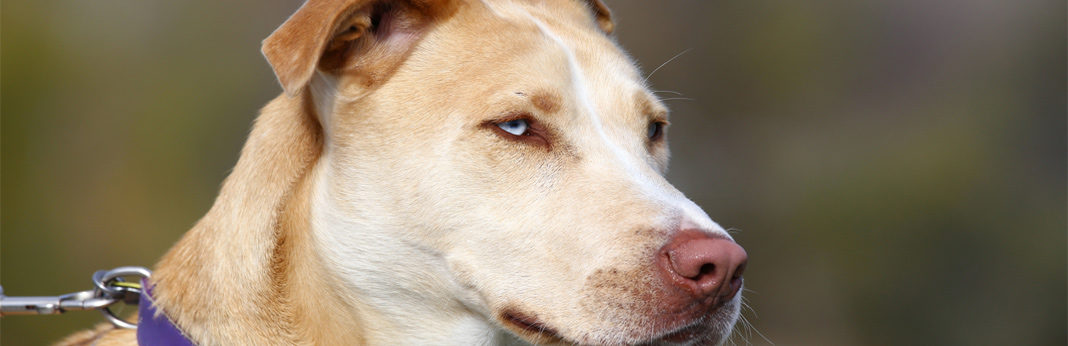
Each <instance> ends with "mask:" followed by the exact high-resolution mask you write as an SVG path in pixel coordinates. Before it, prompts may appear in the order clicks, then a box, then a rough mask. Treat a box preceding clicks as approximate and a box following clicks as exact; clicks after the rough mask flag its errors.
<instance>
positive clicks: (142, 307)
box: [137, 280, 194, 346]
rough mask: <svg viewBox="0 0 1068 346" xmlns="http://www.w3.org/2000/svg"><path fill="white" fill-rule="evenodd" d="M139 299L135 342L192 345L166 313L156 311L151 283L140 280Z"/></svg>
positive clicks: (177, 345) (176, 345) (139, 343)
mask: <svg viewBox="0 0 1068 346" xmlns="http://www.w3.org/2000/svg"><path fill="white" fill-rule="evenodd" d="M141 287H144V289H142V290H141V300H140V302H139V303H138V304H137V344H138V345H142V346H144V345H159V346H193V345H194V343H193V341H192V340H190V339H189V337H186V336H185V334H183V333H182V331H181V330H179V329H178V326H176V325H175V324H174V322H172V321H171V319H170V318H168V317H167V315H166V314H163V313H157V312H159V310H158V309H156V304H155V300H154V299H152V285H149V284H148V282H147V281H146V280H141Z"/></svg>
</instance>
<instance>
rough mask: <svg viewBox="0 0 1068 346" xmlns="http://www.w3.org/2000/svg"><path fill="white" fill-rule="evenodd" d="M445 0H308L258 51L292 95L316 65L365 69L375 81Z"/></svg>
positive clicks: (398, 58) (336, 69) (409, 45)
mask: <svg viewBox="0 0 1068 346" xmlns="http://www.w3.org/2000/svg"><path fill="white" fill-rule="evenodd" d="M448 2H449V1H447V0H393V1H389V0H308V1H307V2H305V3H304V5H303V6H301V7H300V9H298V10H297V12H296V13H294V14H293V15H292V16H290V17H289V19H288V20H286V22H285V23H283V24H282V26H280V27H279V28H278V29H276V30H275V31H274V33H272V34H271V36H268V37H267V39H265V40H263V48H262V51H263V55H264V56H265V57H267V61H268V62H269V63H270V64H271V67H272V68H274V73H275V75H276V76H277V77H278V81H279V82H280V83H281V84H282V88H283V89H284V90H285V92H286V94H287V95H289V96H291V97H292V96H294V95H296V94H297V93H298V92H300V90H301V89H303V88H304V86H305V85H307V84H308V81H309V80H310V79H311V77H312V75H313V74H314V73H315V70H316V68H319V69H321V70H323V71H327V72H339V71H340V70H342V69H345V70H348V69H364V70H365V71H358V72H364V73H365V74H366V75H367V76H368V78H370V79H369V80H368V81H367V83H368V84H371V83H374V82H375V78H381V77H382V76H384V75H385V74H386V73H388V72H389V71H378V70H374V71H372V69H376V68H380V69H390V68H393V67H396V65H398V63H399V62H400V61H401V59H403V57H404V56H406V55H407V52H408V51H409V50H410V49H411V48H412V46H414V44H415V42H416V41H417V40H418V39H419V37H421V36H422V33H423V31H425V30H426V28H427V27H428V26H429V24H430V23H431V21H432V20H433V19H434V18H436V17H438V16H439V15H441V14H442V12H444V11H445V8H446V6H445V5H446V4H447V3H448Z"/></svg>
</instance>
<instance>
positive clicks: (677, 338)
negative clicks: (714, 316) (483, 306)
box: [500, 309, 719, 345]
mask: <svg viewBox="0 0 1068 346" xmlns="http://www.w3.org/2000/svg"><path fill="white" fill-rule="evenodd" d="M500 319H501V321H503V322H504V324H505V325H506V326H507V327H509V328H510V329H512V330H514V331H515V332H516V333H517V334H519V335H521V336H523V337H524V338H526V339H528V341H531V342H533V343H536V344H555V343H566V344H581V342H577V341H576V340H571V339H568V338H565V337H563V336H562V335H560V333H559V332H558V331H557V330H556V329H554V328H552V327H550V326H549V325H548V324H546V323H545V322H543V321H541V320H539V319H538V318H537V317H534V315H531V314H527V313H523V312H521V311H518V310H514V309H512V310H506V311H505V312H504V313H502V314H501V315H500ZM715 329H716V328H715V327H714V326H713V325H712V324H710V323H708V319H707V318H697V319H695V320H693V321H692V322H691V323H690V324H688V325H683V326H681V327H677V328H676V329H674V330H669V331H665V332H663V334H659V335H657V336H652V337H651V339H648V340H647V341H644V342H639V343H638V344H640V345H660V344H665V343H666V344H687V343H691V342H694V341H701V340H704V341H708V340H713V339H718V338H717V335H719V334H718V333H717V331H716V330H715Z"/></svg>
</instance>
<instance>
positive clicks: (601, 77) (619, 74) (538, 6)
mask: <svg viewBox="0 0 1068 346" xmlns="http://www.w3.org/2000/svg"><path fill="white" fill-rule="evenodd" d="M589 11H590V10H589V9H588V8H586V7H584V5H583V4H582V3H580V2H577V1H557V2H518V1H490V0H482V1H476V2H475V3H473V4H472V6H469V8H468V9H467V10H466V11H460V12H461V13H460V14H458V16H457V18H453V20H451V21H450V23H448V24H446V25H444V28H443V30H442V31H443V33H441V38H442V39H441V40H438V42H448V43H449V44H447V45H445V44H440V43H436V42H431V43H429V45H430V49H429V51H428V52H426V53H427V56H428V58H427V59H444V60H449V61H448V63H449V64H452V66H451V68H450V69H448V71H449V72H450V73H455V74H454V75H453V76H452V78H446V79H447V80H452V79H453V78H455V77H460V78H467V79H468V80H466V81H464V82H465V83H462V84H464V85H470V86H471V87H470V88H474V89H478V92H475V93H466V95H469V96H472V97H478V98H479V99H477V100H465V101H460V100H457V101H458V102H466V101H474V103H489V105H487V106H493V105H492V104H493V103H498V104H509V105H511V106H515V103H517V102H525V103H526V104H525V106H529V107H532V108H534V109H537V110H538V111H539V112H542V113H546V114H549V115H567V114H566V113H567V112H561V111H565V110H570V109H573V108H575V107H578V108H582V106H583V104H587V105H591V104H592V105H597V108H599V109H598V111H599V112H598V113H604V115H605V116H609V117H617V116H622V117H628V118H634V119H640V120H641V121H643V122H644V121H646V119H647V118H649V117H652V118H658V119H663V118H666V114H667V109H666V108H665V107H664V106H663V105H662V103H660V101H659V100H657V99H656V97H655V96H654V95H653V94H652V93H651V92H650V91H649V89H648V88H647V86H646V85H645V81H644V79H643V78H641V74H640V73H639V71H638V69H637V67H635V65H634V63H633V62H632V61H631V59H630V58H629V57H628V56H627V55H626V54H625V53H623V51H622V50H621V49H620V47H619V46H618V45H617V44H616V43H615V42H614V41H613V40H612V39H611V38H609V37H608V36H607V35H606V34H605V33H603V32H602V31H600V29H599V28H598V27H597V26H596V23H595V22H594V21H593V19H592V17H591V14H590V12H589ZM456 36H463V37H464V38H465V39H463V40H456V39H454V38H455V37H456ZM439 67H440V66H439ZM475 95H477V96H475ZM487 101H488V102H487ZM486 111H488V112H494V111H498V112H499V111H500V110H490V109H487V110H486ZM582 111H586V110H585V109H583V110H582ZM558 112H559V113H561V114H554V113H558ZM572 115H574V114H572ZM473 116H474V115H473Z"/></svg>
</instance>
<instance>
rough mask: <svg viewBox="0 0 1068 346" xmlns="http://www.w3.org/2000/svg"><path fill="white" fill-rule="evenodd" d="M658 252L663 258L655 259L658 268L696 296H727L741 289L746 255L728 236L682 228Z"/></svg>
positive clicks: (672, 280)
mask: <svg viewBox="0 0 1068 346" xmlns="http://www.w3.org/2000/svg"><path fill="white" fill-rule="evenodd" d="M662 251H663V252H661V253H663V254H664V255H665V256H664V257H663V258H664V259H665V261H662V262H659V263H660V267H661V269H662V271H663V272H664V274H665V275H667V276H668V278H671V280H670V282H672V284H673V285H674V286H676V287H678V288H681V289H685V290H687V291H690V292H692V294H694V295H695V296H696V297H699V298H700V299H704V298H712V297H717V298H719V299H717V300H720V299H723V298H726V299H729V298H731V297H733V296H734V295H735V294H737V291H738V290H739V289H740V288H741V285H742V272H743V271H744V269H745V263H746V261H747V256H746V253H745V250H744V249H742V247H741V246H739V245H738V244H736V243H735V242H733V241H731V240H730V239H726V238H720V237H716V236H713V235H709V234H707V233H704V232H697V231H683V232H680V233H679V234H678V235H676V236H675V237H674V238H673V239H672V240H671V241H669V242H668V244H667V245H665V246H664V248H663V250H662ZM720 301H722V300H720Z"/></svg>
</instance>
